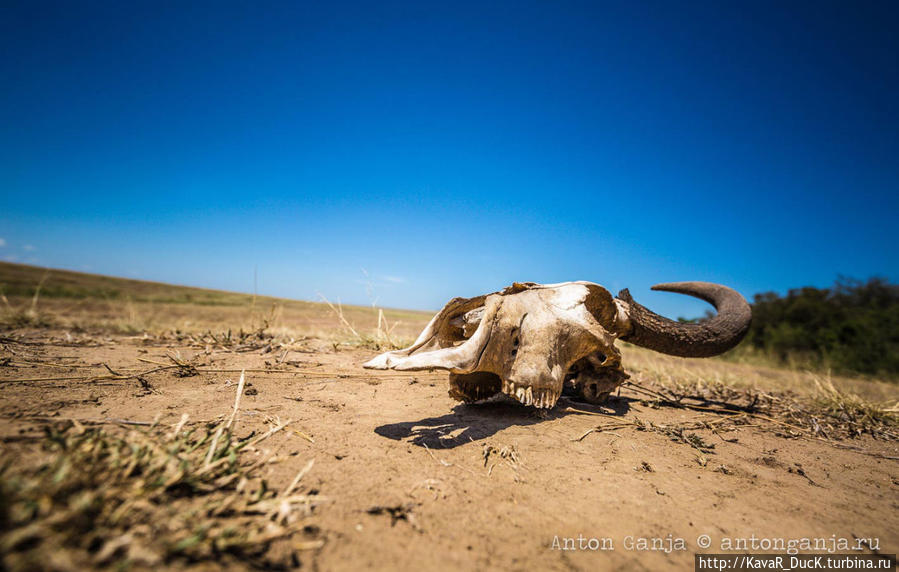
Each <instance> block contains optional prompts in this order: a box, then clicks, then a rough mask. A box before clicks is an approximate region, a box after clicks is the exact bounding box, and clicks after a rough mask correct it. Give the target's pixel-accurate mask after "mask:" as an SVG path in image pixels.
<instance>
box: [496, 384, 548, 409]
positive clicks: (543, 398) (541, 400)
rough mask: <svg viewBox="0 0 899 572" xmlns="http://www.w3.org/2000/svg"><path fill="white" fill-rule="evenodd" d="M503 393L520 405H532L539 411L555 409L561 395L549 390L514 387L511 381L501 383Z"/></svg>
mask: <svg viewBox="0 0 899 572" xmlns="http://www.w3.org/2000/svg"><path fill="white" fill-rule="evenodd" d="M503 393H505V394H506V395H509V396H511V397H514V398H515V399H517V400H518V401H519V403H521V404H522V405H532V406H534V407H539V408H541V409H549V408H552V407H555V405H556V402H557V401H558V400H559V396H560V395H561V392H560V391H554V390H553V389H550V388H533V387H530V386H522V385H516V384H515V383H514V382H511V381H503Z"/></svg>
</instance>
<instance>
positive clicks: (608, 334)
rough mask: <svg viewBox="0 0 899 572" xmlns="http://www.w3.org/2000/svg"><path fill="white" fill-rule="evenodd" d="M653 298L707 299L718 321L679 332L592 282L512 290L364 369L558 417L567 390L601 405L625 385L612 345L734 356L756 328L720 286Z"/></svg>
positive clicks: (453, 308) (449, 309)
mask: <svg viewBox="0 0 899 572" xmlns="http://www.w3.org/2000/svg"><path fill="white" fill-rule="evenodd" d="M653 289H654V290H665V291H669V292H679V293H683V294H689V295H691V296H696V297H697V298H702V299H703V300H706V301H707V302H709V303H711V304H712V305H714V306H715V307H716V308H717V309H718V315H717V316H716V317H714V318H712V319H710V320H708V321H706V322H702V323H699V324H681V323H678V322H674V321H672V320H669V319H667V318H664V317H662V316H659V315H658V314H655V313H653V312H651V311H650V310H648V309H646V308H644V307H643V306H641V305H640V304H637V303H636V302H634V301H633V299H632V298H631V297H630V294H629V293H628V291H627V290H626V289H625V290H622V291H621V292H620V293H619V294H618V297H617V298H613V297H612V295H611V294H610V293H609V291H608V290H606V289H605V288H603V287H602V286H600V285H598V284H594V283H592V282H565V283H562V284H549V285H541V284H534V283H531V282H528V283H515V284H513V285H512V286H510V287H508V288H506V289H505V290H503V291H501V292H495V293H493V294H487V295H483V296H477V297H475V298H454V299H453V300H451V301H450V302H449V303H448V304H447V305H446V306H444V308H443V309H442V310H441V311H440V312H438V313H437V315H436V316H434V318H432V319H431V321H430V323H429V324H428V325H427V327H426V328H425V329H424V331H423V332H422V333H421V335H419V336H418V339H417V340H416V341H415V343H414V344H412V345H411V346H410V347H408V348H405V349H402V350H397V351H392V352H387V353H383V354H381V355H379V356H377V357H375V358H374V359H372V360H371V361H369V362H367V363H365V364H364V367H367V368H372V369H396V370H423V369H446V370H449V372H450V395H451V396H452V397H454V398H456V399H458V400H460V401H465V402H474V401H479V400H482V399H486V398H489V397H492V396H494V395H496V394H498V393H504V394H506V395H509V396H511V397H514V398H516V399H518V401H520V402H521V403H523V404H525V405H534V406H536V407H541V408H549V407H553V406H554V405H555V404H556V402H557V401H558V399H559V397H560V395H561V394H562V391H563V389H565V388H566V386H567V387H570V388H573V389H575V390H577V391H578V392H579V393H580V394H581V395H582V396H583V397H584V398H586V399H587V400H588V401H591V402H601V401H602V400H604V399H605V398H606V397H607V396H608V395H609V393H610V392H611V391H613V390H614V389H615V388H616V387H618V385H620V384H621V383H622V382H623V381H624V380H625V379H627V377H628V375H627V374H626V373H625V372H624V369H623V368H622V367H621V354H620V353H619V351H618V349H617V348H616V347H615V344H614V342H615V340H616V339H623V340H627V341H629V342H631V343H634V344H637V345H640V346H643V347H647V348H650V349H654V350H656V351H660V352H664V353H668V354H672V355H679V356H686V357H706V356H712V355H717V354H720V353H722V352H724V351H727V350H728V349H730V348H732V347H733V346H735V345H736V344H737V343H739V341H740V340H741V339H742V338H743V336H744V335H745V334H746V331H747V330H748V328H749V323H750V320H751V311H750V308H749V305H748V304H747V303H746V301H745V300H744V299H743V297H742V296H740V294H738V293H737V292H735V291H734V290H731V289H730V288H727V287H726V286H720V285H718V284H711V283H707V282H677V283H672V284H659V285H657V286H654V287H653Z"/></svg>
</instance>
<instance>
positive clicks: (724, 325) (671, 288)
mask: <svg viewBox="0 0 899 572" xmlns="http://www.w3.org/2000/svg"><path fill="white" fill-rule="evenodd" d="M652 289H653V290H662V291H664V292H677V293H679V294H687V295H689V296H693V297H695V298H700V299H702V300H705V301H706V302H708V303H709V304H711V305H713V306H715V309H716V310H718V315H717V316H715V317H714V318H712V319H710V320H708V321H705V322H700V323H698V324H682V323H680V322H675V321H674V320H669V319H668V318H665V317H663V316H660V315H658V314H656V313H655V312H653V311H651V310H649V309H647V308H645V307H643V306H641V305H640V304H638V303H636V302H634V299H633V298H632V297H631V294H630V292H628V290H627V288H625V289H624V290H622V291H621V292H619V293H618V298H619V299H620V300H621V301H622V302H625V303H626V311H627V316H628V321H629V322H630V328H629V330H628V332H627V333H626V334H622V335H621V336H620V339H622V340H625V341H627V342H630V343H632V344H636V345H638V346H643V347H644V348H649V349H651V350H655V351H657V352H662V353H666V354H670V355H675V356H682V357H709V356H714V355H718V354H721V353H724V352H726V351H727V350H729V349H731V348H732V347H734V346H736V345H737V344H738V343H740V340H742V339H743V336H745V335H746V332H747V331H748V330H749V324H750V323H751V322H752V309H751V308H750V307H749V304H747V303H746V300H744V299H743V297H742V296H740V294H739V293H738V292H737V291H736V290H733V289H731V288H728V287H727V286H721V285H720V284H712V283H711V282H671V283H669V284H656V285H655V286H653V287H652Z"/></svg>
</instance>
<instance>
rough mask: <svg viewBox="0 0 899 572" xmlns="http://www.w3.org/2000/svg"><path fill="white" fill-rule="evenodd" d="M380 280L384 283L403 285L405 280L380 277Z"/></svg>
mask: <svg viewBox="0 0 899 572" xmlns="http://www.w3.org/2000/svg"><path fill="white" fill-rule="evenodd" d="M381 280H384V281H385V282H393V283H394V284H405V283H406V279H405V278H402V277H400V276H381Z"/></svg>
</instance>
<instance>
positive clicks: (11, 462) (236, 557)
mask: <svg viewBox="0 0 899 572" xmlns="http://www.w3.org/2000/svg"><path fill="white" fill-rule="evenodd" d="M238 406H239V394H238V398H237V400H236V402H235V405H234V411H233V412H232V414H231V416H230V418H229V419H228V421H224V420H222V421H221V422H218V423H211V424H203V425H198V426H195V427H186V425H187V423H186V422H187V419H186V416H184V417H182V419H181V421H180V422H179V423H178V424H177V425H176V426H175V427H174V428H173V429H168V430H164V429H163V428H162V427H160V426H158V425H155V424H154V425H152V426H150V427H147V428H143V427H141V428H134V429H131V430H127V431H125V430H124V429H122V430H116V429H112V430H108V429H103V428H99V427H85V426H84V425H83V424H82V423H79V422H77V421H69V422H63V423H60V422H57V423H53V424H49V425H47V426H46V427H45V436H44V438H43V450H44V459H43V460H42V461H41V462H37V463H31V464H27V463H25V464H23V463H22V462H21V461H20V460H19V459H15V458H13V457H12V456H11V455H8V454H4V455H3V456H4V457H5V459H3V461H2V463H0V467H2V468H0V525H2V526H0V530H2V532H0V554H2V555H3V560H2V565H3V566H2V567H5V569H9V570H37V569H43V570H77V569H85V568H91V569H94V568H97V569H109V568H116V569H121V568H127V567H129V566H139V567H146V566H156V565H162V564H171V563H174V562H179V561H180V562H198V561H212V562H217V563H219V565H227V564H228V563H235V562H244V563H246V564H249V565H251V566H260V567H291V566H296V565H298V564H299V552H300V551H301V550H304V549H308V548H315V547H319V546H320V545H321V544H323V540H322V539H320V538H318V537H317V527H313V526H308V527H306V530H307V531H312V532H311V533H304V532H303V528H304V525H306V524H308V521H309V519H310V517H311V515H312V511H313V508H314V507H315V506H316V505H317V504H319V503H321V502H323V501H324V500H325V499H323V498H321V497H318V496H317V495H316V494H311V493H310V494H297V493H295V492H294V491H295V490H296V488H297V486H298V484H299V482H300V479H301V478H302V477H303V475H304V474H305V471H308V470H309V469H310V468H311V466H312V465H311V463H310V464H308V465H307V466H306V468H305V469H304V471H303V472H301V474H299V475H297V478H296V479H294V482H293V483H291V485H290V486H289V487H288V488H287V489H285V490H284V491H282V492H281V493H278V492H276V491H273V490H271V489H270V488H269V486H268V484H267V483H266V481H265V480H264V479H263V478H262V477H261V476H260V473H261V472H262V471H261V469H262V468H263V467H265V466H266V464H267V463H268V462H270V458H269V457H268V456H266V455H260V454H258V451H257V450H256V448H255V445H257V444H258V443H259V442H260V441H261V440H262V439H264V438H266V437H267V436H269V435H271V434H272V433H273V432H274V431H276V430H278V429H279V428H283V427H284V424H280V425H277V426H275V427H274V428H273V429H272V430H271V431H269V432H268V433H265V434H263V435H262V436H256V437H253V436H252V435H251V436H247V437H242V438H241V437H236V436H235V435H234V433H233V419H234V414H235V413H236V412H237V408H238ZM251 453H256V454H251ZM279 541H283V542H285V543H287V549H283V547H282V549H281V550H275V551H272V550H271V548H272V547H273V545H274V544H275V543H277V542H279Z"/></svg>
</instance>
